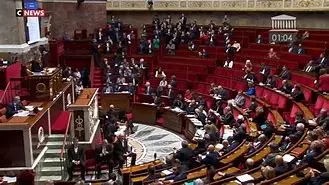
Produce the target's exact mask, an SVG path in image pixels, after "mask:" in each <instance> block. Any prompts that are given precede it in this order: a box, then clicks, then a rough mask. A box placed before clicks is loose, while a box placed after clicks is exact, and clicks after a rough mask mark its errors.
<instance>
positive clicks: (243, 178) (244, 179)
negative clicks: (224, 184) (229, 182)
mask: <svg viewBox="0 0 329 185" xmlns="http://www.w3.org/2000/svg"><path fill="white" fill-rule="evenodd" d="M236 179H238V180H239V181H240V182H242V183H244V182H248V181H253V180H254V178H253V177H252V176H251V175H249V174H244V175H240V176H237V177H236Z"/></svg>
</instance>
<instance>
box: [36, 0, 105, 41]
mask: <svg viewBox="0 0 329 185" xmlns="http://www.w3.org/2000/svg"><path fill="white" fill-rule="evenodd" d="M41 6H42V8H43V9H45V10H46V11H47V12H49V13H50V14H51V15H52V19H51V21H50V24H51V28H50V30H51V32H52V36H53V37H55V38H58V37H62V36H63V34H64V32H67V34H68V36H69V37H73V33H74V30H76V29H79V30H82V29H87V30H88V33H92V32H93V31H94V28H96V27H99V26H104V25H105V24H106V5H105V2H104V3H82V5H81V6H80V8H79V9H77V4H76V3H56V2H55V3H51V2H42V3H41Z"/></svg>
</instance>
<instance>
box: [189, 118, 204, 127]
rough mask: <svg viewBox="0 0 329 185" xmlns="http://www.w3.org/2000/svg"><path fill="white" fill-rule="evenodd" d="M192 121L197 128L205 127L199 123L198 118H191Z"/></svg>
mask: <svg viewBox="0 0 329 185" xmlns="http://www.w3.org/2000/svg"><path fill="white" fill-rule="evenodd" d="M190 120H191V121H192V123H194V125H195V126H197V127H202V126H203V124H202V122H201V121H199V120H198V119H196V118H191V119H190Z"/></svg>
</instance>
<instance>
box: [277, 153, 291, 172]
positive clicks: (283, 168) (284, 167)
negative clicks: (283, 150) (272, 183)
mask: <svg viewBox="0 0 329 185" xmlns="http://www.w3.org/2000/svg"><path fill="white" fill-rule="evenodd" d="M274 163H275V167H274V171H275V176H279V175H282V174H284V173H286V172H288V171H289V170H290V167H289V165H288V164H287V163H286V162H285V161H284V160H283V157H282V156H281V155H277V156H275V159H274Z"/></svg>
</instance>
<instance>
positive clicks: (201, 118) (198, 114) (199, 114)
mask: <svg viewBox="0 0 329 185" xmlns="http://www.w3.org/2000/svg"><path fill="white" fill-rule="evenodd" d="M195 117H196V119H198V120H199V121H201V123H202V124H203V125H205V124H206V118H207V116H206V115H204V114H203V112H201V110H200V109H199V108H196V109H195Z"/></svg>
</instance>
